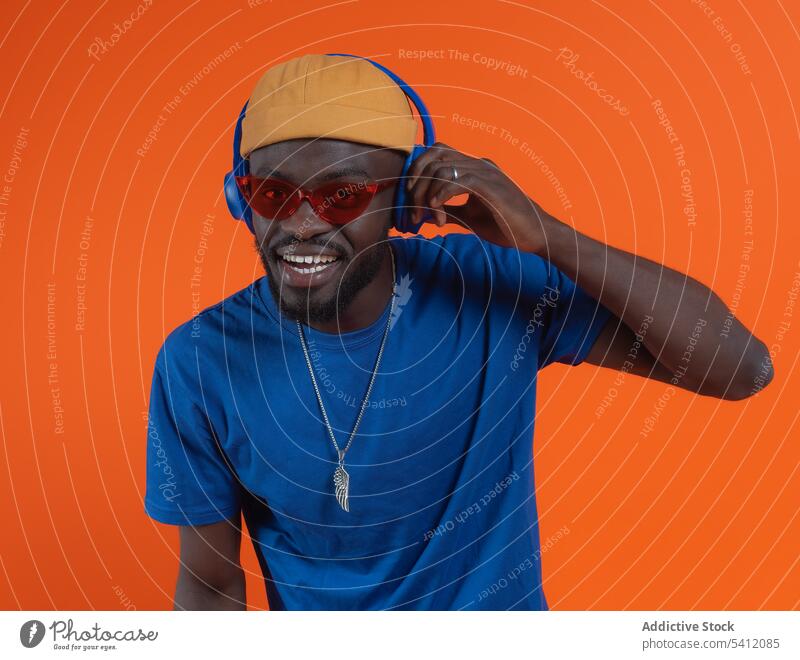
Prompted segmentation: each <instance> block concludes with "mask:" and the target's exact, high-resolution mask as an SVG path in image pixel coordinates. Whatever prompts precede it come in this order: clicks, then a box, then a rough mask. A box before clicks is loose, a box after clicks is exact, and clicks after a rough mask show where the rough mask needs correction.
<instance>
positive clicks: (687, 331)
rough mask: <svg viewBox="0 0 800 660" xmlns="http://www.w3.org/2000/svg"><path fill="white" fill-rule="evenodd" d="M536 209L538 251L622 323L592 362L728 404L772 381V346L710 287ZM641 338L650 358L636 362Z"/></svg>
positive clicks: (606, 334)
mask: <svg viewBox="0 0 800 660" xmlns="http://www.w3.org/2000/svg"><path fill="white" fill-rule="evenodd" d="M536 209H537V211H538V214H539V217H540V221H539V223H537V224H539V225H540V227H541V235H542V238H541V239H540V243H539V247H538V248H537V249H536V252H537V253H538V254H539V256H541V257H543V258H546V259H549V260H550V262H551V263H553V264H554V265H555V266H556V267H557V268H558V269H559V270H561V271H563V272H564V273H565V274H566V275H567V276H568V277H570V278H571V279H572V280H574V281H575V283H576V284H577V285H578V286H580V287H581V288H583V289H584V290H585V291H586V292H587V293H588V294H589V295H591V296H592V297H593V298H594V299H596V300H598V301H599V302H600V303H602V304H603V305H604V306H605V307H607V308H608V309H609V310H610V311H611V312H612V313H613V314H614V315H615V316H616V317H617V319H620V320H621V321H622V324H619V323H614V322H609V323H608V324H607V326H606V327H605V328H604V330H603V332H602V333H601V335H600V336H599V337H598V340H597V341H596V342H595V344H594V346H593V347H592V349H591V351H590V352H589V355H588V356H587V358H586V361H587V362H589V363H590V364H595V365H599V366H604V367H610V368H615V369H623V368H627V369H628V370H629V371H630V372H631V373H635V374H638V375H641V376H647V377H650V378H653V379H656V380H660V381H664V382H671V383H673V384H674V385H676V386H678V387H682V388H684V389H687V390H691V391H693V392H698V393H699V394H705V395H709V396H714V397H718V398H722V399H733V400H736V399H743V398H745V397H747V396H749V395H750V394H753V393H754V392H755V391H757V389H760V388H756V387H755V385H756V383H757V382H763V383H764V384H766V383H768V382H769V381H770V380H771V379H772V374H773V372H772V364H771V361H770V357H769V352H768V350H767V348H766V346H765V345H764V344H763V343H762V342H761V341H760V340H759V339H757V338H756V337H755V336H754V335H753V334H752V333H751V332H750V331H749V330H748V329H747V328H746V327H745V326H744V325H742V324H741V323H740V322H739V321H738V320H737V319H736V318H734V316H733V313H732V312H731V311H730V310H729V309H728V308H727V307H726V306H725V304H724V303H723V302H722V301H721V300H720V298H719V296H717V295H716V294H715V293H714V292H713V291H711V290H710V289H709V288H708V287H706V286H705V285H703V284H701V283H700V282H698V281H697V280H694V279H692V278H691V277H689V276H687V275H684V274H682V273H679V272H678V271H675V270H672V269H671V268H667V267H666V266H663V265H660V264H657V263H655V262H653V261H650V260H649V259H645V258H643V257H639V256H636V255H633V254H631V253H629V252H625V251H624V250H619V249H617V248H613V247H610V246H608V245H604V244H603V243H600V242H599V241H596V240H594V239H592V238H589V237H588V236H584V235H583V234H581V233H580V232H578V231H575V230H574V229H572V228H571V227H569V226H567V225H565V224H564V223H562V222H559V221H558V220H556V219H555V218H553V217H552V216H550V215H549V214H547V213H545V212H544V211H542V210H541V209H540V208H538V206H537V207H536ZM642 330H643V332H642ZM637 333H640V335H639V337H638V339H640V340H641V344H642V345H643V346H644V348H645V349H646V350H645V351H641V350H640V351H639V352H638V354H637V357H636V358H635V359H634V360H630V358H629V357H628V355H629V353H631V347H632V346H633V345H634V343H635V342H636V341H637V336H636V335H637ZM759 379H761V381H759Z"/></svg>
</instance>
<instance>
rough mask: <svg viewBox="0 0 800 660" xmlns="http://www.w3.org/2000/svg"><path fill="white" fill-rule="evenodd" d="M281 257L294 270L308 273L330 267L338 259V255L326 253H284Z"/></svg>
mask: <svg viewBox="0 0 800 660" xmlns="http://www.w3.org/2000/svg"><path fill="white" fill-rule="evenodd" d="M281 259H282V260H283V261H284V263H285V265H287V266H288V267H289V268H291V269H292V270H294V271H297V272H298V273H302V274H304V275H307V274H311V273H318V272H320V271H323V270H326V269H327V268H330V266H331V264H333V263H334V262H335V261H337V260H338V257H335V256H331V255H324V254H317V255H299V254H282V255H281Z"/></svg>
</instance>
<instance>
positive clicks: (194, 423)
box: [145, 55, 771, 609]
mask: <svg viewBox="0 0 800 660" xmlns="http://www.w3.org/2000/svg"><path fill="white" fill-rule="evenodd" d="M415 131H416V125H415V123H414V121H413V115H412V113H411V110H410V108H409V105H408V102H407V100H406V98H405V96H404V95H403V93H402V92H401V90H400V89H399V88H398V87H396V86H394V84H393V83H392V82H391V81H390V79H389V78H388V77H386V75H385V74H383V73H382V72H381V71H379V70H378V69H376V68H375V67H373V66H372V65H371V64H370V63H369V62H366V61H363V60H355V59H348V58H339V57H330V56H321V55H307V56H304V57H301V58H298V59H295V60H291V61H290V62H287V63H284V64H282V65H279V66H277V67H274V68H273V69H270V70H269V71H267V73H265V74H264V76H263V77H262V79H261V81H260V82H259V83H258V85H257V87H256V90H255V91H254V93H253V96H252V97H251V99H250V104H249V106H248V110H247V115H246V117H245V120H244V122H243V128H242V136H241V147H240V152H241V155H242V156H243V157H245V158H248V159H249V169H250V175H249V176H248V177H245V178H243V179H241V180H240V181H239V183H240V185H241V186H242V191H243V193H244V194H245V195H246V196H247V199H248V201H249V203H250V205H251V208H252V209H253V211H254V215H253V228H254V233H255V242H256V249H257V251H258V254H259V255H260V258H261V261H262V262H263V266H264V269H265V271H266V276H265V277H262V278H260V279H258V280H257V281H256V282H254V283H253V284H251V285H250V286H248V287H247V288H246V289H244V290H242V291H240V292H238V293H236V294H234V295H233V296H231V297H229V298H227V299H226V300H223V301H222V302H221V303H219V304H217V305H215V306H213V307H211V308H209V309H206V310H204V311H203V312H202V313H201V314H200V315H199V316H198V317H197V318H196V319H194V320H193V321H192V322H189V323H186V324H184V325H182V326H180V327H179V328H177V329H176V330H174V331H173V332H172V333H171V334H170V335H169V337H168V338H167V340H166V341H165V342H164V344H163V346H162V348H161V350H160V351H159V353H158V357H157V360H156V365H155V372H154V376H153V387H152V393H151V401H150V422H149V423H150V434H149V441H148V483H147V494H146V498H145V506H146V510H147V512H148V513H149V514H150V515H151V516H152V517H153V518H155V519H156V520H159V521H161V522H164V523H169V524H176V525H180V543H181V551H180V553H181V556H180V559H181V564H180V571H179V576H178V582H177V588H176V593H175V607H176V608H177V609H243V608H244V607H245V603H246V598H245V586H244V585H245V581H244V576H243V572H242V568H241V565H240V563H239V549H240V543H241V524H240V521H241V518H242V516H243V518H244V520H245V522H246V524H247V528H248V531H249V534H250V536H251V538H252V542H253V544H254V546H255V549H256V554H257V556H258V559H259V561H260V564H261V569H262V571H263V574H264V578H265V582H266V588H267V594H268V598H269V603H270V607H271V608H272V609H284V608H285V609H546V608H547V601H546V598H545V594H544V592H543V590H542V575H541V566H540V554H541V552H540V547H539V531H538V520H537V512H536V499H535V487H534V480H533V456H532V443H531V434H532V432H533V424H534V411H535V392H536V376H537V372H538V370H539V369H542V368H544V367H546V366H547V365H549V364H550V363H552V362H561V363H565V364H573V365H575V364H579V363H581V362H583V361H586V362H588V363H590V364H594V365H599V366H604V367H607V368H610V369H625V370H626V371H627V372H632V373H635V374H638V375H641V376H644V377H648V378H652V379H656V380H659V381H663V382H666V383H670V384H671V385H672V386H674V387H680V388H683V389H686V390H689V391H691V392H696V393H699V394H702V395H707V396H713V397H718V398H723V399H741V398H744V397H746V396H748V395H750V394H751V393H753V392H754V391H755V390H756V389H757V388H756V387H755V386H754V383H756V382H760V383H764V382H768V381H769V379H770V378H771V365H770V361H769V357H768V354H767V352H766V350H765V347H764V345H763V344H762V343H761V342H760V341H759V340H758V339H756V338H755V337H754V336H753V335H751V333H750V332H749V331H748V330H747V329H746V328H745V327H744V326H743V325H741V324H740V323H739V322H738V321H737V320H735V319H733V317H732V314H731V313H730V312H729V310H728V309H727V308H726V307H725V305H724V304H723V303H722V302H721V301H720V299H719V298H718V297H717V296H716V295H715V294H714V293H713V292H711V291H710V290H709V289H708V288H706V287H705V286H703V285H702V284H700V283H699V282H696V281H694V280H692V279H691V278H688V277H686V276H685V275H683V274H681V273H678V272H675V271H673V270H670V269H668V268H666V267H663V266H661V265H659V264H656V263H654V262H651V261H648V260H646V259H642V258H639V257H635V256H634V255H632V254H629V253H627V252H624V251H622V250H618V249H615V248H613V247H610V246H607V245H604V244H602V243H600V242H598V241H595V240H593V239H591V238H589V237H587V236H584V235H582V234H581V233H579V232H577V231H575V230H574V229H572V228H571V227H569V226H567V225H566V224H564V223H562V222H560V221H559V220H557V219H556V218H554V217H552V216H550V215H549V214H547V213H546V212H544V211H543V210H542V209H541V208H540V207H539V206H538V205H536V204H535V203H534V202H533V201H532V200H530V199H529V198H528V197H527V196H526V195H525V194H524V193H523V192H522V191H521V190H520V189H519V188H518V187H517V186H516V185H515V184H514V183H513V182H512V181H511V180H510V179H509V178H508V177H507V176H506V175H505V174H504V173H503V172H502V170H501V169H500V168H498V167H497V166H495V165H494V164H493V163H492V162H491V161H489V160H488V159H481V158H473V157H469V156H467V155H464V154H462V153H460V152H458V151H457V150H455V149H453V148H451V147H449V146H447V145H445V144H441V143H437V144H435V145H434V146H433V147H432V148H430V149H429V150H428V151H426V152H425V153H424V154H423V155H422V156H420V157H419V158H417V160H415V161H414V163H413V165H412V166H411V169H410V171H409V172H408V176H407V177H406V178H405V179H401V178H399V175H400V173H401V171H402V168H403V163H404V159H405V158H406V157H407V155H408V153H410V152H411V150H412V149H413V142H414V136H415ZM398 185H404V186H407V191H408V197H409V205H410V206H411V207H413V208H414V209H415V210H414V213H415V215H416V218H415V219H416V220H420V219H421V218H422V214H423V212H425V210H426V209H427V210H428V211H429V212H430V213H431V215H430V218H431V221H432V222H434V223H435V224H437V225H439V226H442V225H444V224H445V223H446V222H455V223H458V224H460V225H462V226H463V227H466V228H468V229H469V230H471V232H472V233H459V234H448V235H446V236H444V237H437V238H435V239H425V238H421V237H419V236H417V237H413V238H401V237H393V238H389V236H388V231H389V228H390V226H391V225H392V218H393V213H394V212H395V210H394V208H393V200H394V199H395V193H396V186H398ZM465 192H466V193H468V194H469V198H468V201H467V203H466V204H464V205H462V206H452V205H448V206H447V207H445V206H444V203H445V202H446V201H448V200H449V199H451V198H452V197H453V196H456V195H460V194H463V193H465ZM723 330H724V331H723ZM637 341H638V342H639V345H640V348H638V351H637V355H636V357H635V358H630V357H629V353H630V352H631V347H632V346H634V345H635V342H637Z"/></svg>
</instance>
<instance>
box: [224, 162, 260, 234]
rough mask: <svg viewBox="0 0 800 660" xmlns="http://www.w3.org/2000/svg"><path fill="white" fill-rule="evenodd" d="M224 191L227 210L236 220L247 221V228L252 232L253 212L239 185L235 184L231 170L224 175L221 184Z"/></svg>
mask: <svg viewBox="0 0 800 660" xmlns="http://www.w3.org/2000/svg"><path fill="white" fill-rule="evenodd" d="M223 190H224V191H225V201H226V202H227V204H228V211H230V213H231V215H232V216H233V217H234V218H236V219H237V220H244V221H245V223H247V228H248V229H249V230H250V231H251V232H253V212H252V211H251V209H250V206H249V205H248V204H247V200H246V199H245V198H244V197H243V196H242V193H241V191H240V190H239V186H237V185H236V179H235V177H234V174H233V171H230V172H228V173H227V174H226V175H225V182H224V184H223Z"/></svg>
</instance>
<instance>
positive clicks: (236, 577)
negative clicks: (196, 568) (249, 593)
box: [174, 566, 247, 610]
mask: <svg viewBox="0 0 800 660" xmlns="http://www.w3.org/2000/svg"><path fill="white" fill-rule="evenodd" d="M245 591H246V589H245V578H244V571H242V569H241V568H236V569H231V571H230V575H226V576H225V577H224V579H219V578H217V579H215V580H203V579H202V578H200V577H198V576H196V575H193V574H192V573H191V571H189V569H187V568H186V567H184V566H181V568H180V570H179V572H178V583H177V585H176V587H175V602H174V609H176V610H245V609H247V597H246V593H245Z"/></svg>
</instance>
